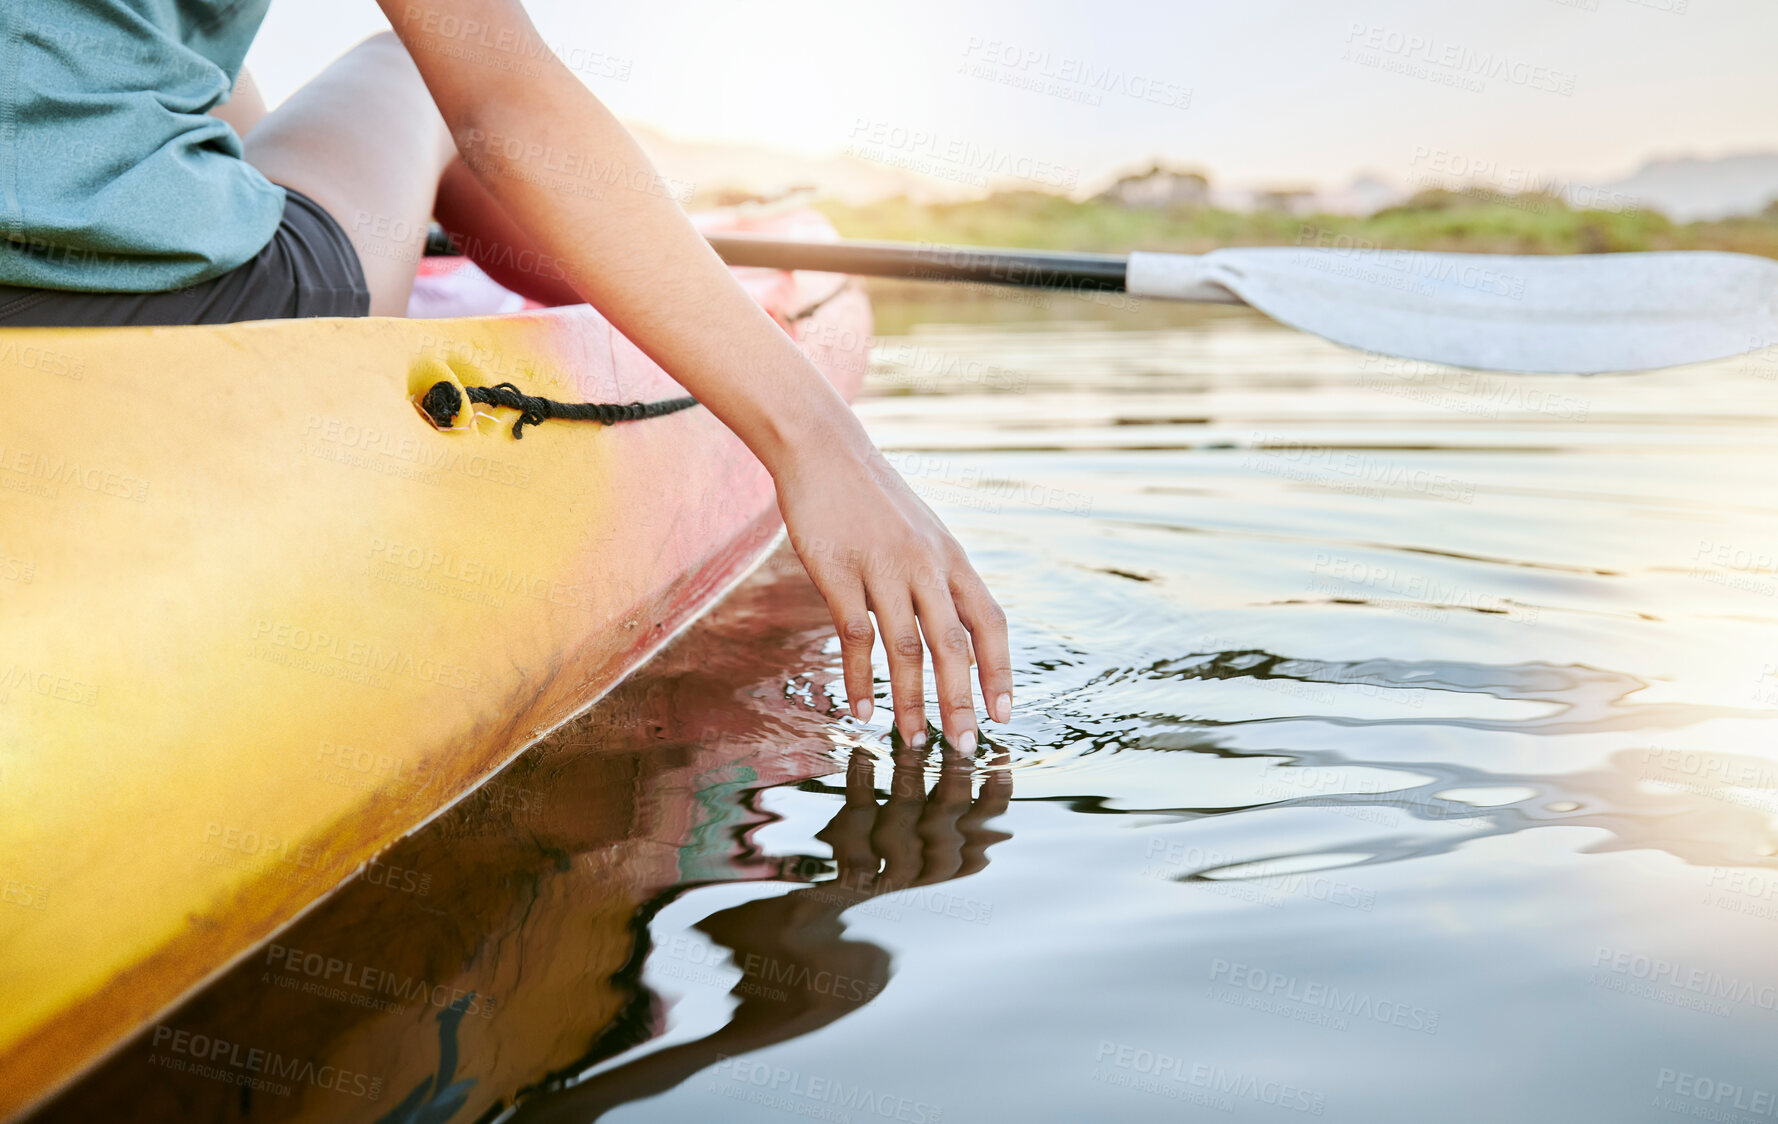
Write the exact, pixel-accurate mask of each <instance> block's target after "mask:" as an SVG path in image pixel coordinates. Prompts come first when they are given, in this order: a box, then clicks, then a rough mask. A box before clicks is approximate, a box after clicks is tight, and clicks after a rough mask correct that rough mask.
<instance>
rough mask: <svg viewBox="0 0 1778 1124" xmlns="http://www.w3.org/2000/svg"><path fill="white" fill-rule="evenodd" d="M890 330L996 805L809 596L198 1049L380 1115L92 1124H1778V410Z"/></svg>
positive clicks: (598, 719) (895, 434) (213, 1106)
mask: <svg viewBox="0 0 1778 1124" xmlns="http://www.w3.org/2000/svg"><path fill="white" fill-rule="evenodd" d="M879 329H880V331H881V332H882V333H883V335H882V338H880V339H879V340H878V341H877V348H876V352H875V356H876V358H875V362H874V377H873V382H872V388H871V391H870V394H869V397H867V398H866V399H865V400H864V401H863V402H862V403H861V405H860V412H861V414H862V415H863V416H864V418H865V419H866V420H867V422H868V424H869V426H870V428H871V430H872V432H873V433H874V434H875V435H876V437H877V438H878V440H879V442H880V443H881V444H882V445H883V446H884V447H885V448H886V449H888V450H890V451H891V457H892V459H893V460H894V461H895V463H897V465H898V466H900V467H901V468H902V469H903V471H904V473H905V474H906V475H907V476H908V477H909V479H910V480H911V481H912V482H913V483H914V484H915V486H916V488H917V489H918V490H920V491H921V492H922V493H923V494H924V495H925V496H926V497H927V498H928V500H929V502H930V503H931V504H932V505H933V506H934V507H935V508H936V509H937V510H938V511H939V513H940V514H941V515H943V516H944V517H945V519H946V520H947V522H949V523H950V525H951V526H952V528H953V529H954V530H955V531H956V533H957V534H958V536H959V537H960V538H961V539H962V541H963V542H964V543H965V545H966V546H967V547H968V549H969V550H970V552H971V554H972V556H973V557H974V558H975V559H976V562H977V565H978V567H979V568H980V570H981V571H982V573H983V575H984V577H986V578H987V579H988V581H989V583H990V585H991V587H992V588H993V589H994V590H995V591H996V593H997V594H998V596H999V597H1000V600H1001V602H1002V604H1003V605H1004V606H1005V607H1006V609H1007V611H1008V613H1009V615H1010V617H1011V620H1012V632H1013V639H1014V647H1015V662H1016V676H1017V684H1018V687H1017V704H1016V713H1015V716H1014V719H1013V721H1012V722H1011V724H1010V725H1008V726H1006V727H1004V728H998V727H990V728H989V741H988V743H987V744H986V745H984V746H983V747H982V749H981V751H980V753H979V755H978V757H977V759H976V760H975V761H974V762H973V763H971V764H970V765H968V766H964V765H961V764H957V763H955V762H954V763H953V765H952V766H951V767H948V768H946V767H941V762H940V758H939V756H938V755H937V754H935V755H933V757H932V758H931V759H930V760H924V761H923V760H920V759H918V758H916V757H908V756H905V755H898V754H896V753H894V752H892V751H891V748H890V747H889V745H888V743H887V741H886V738H885V731H886V728H887V726H886V716H885V710H886V708H885V707H882V706H879V710H878V713H879V718H878V720H877V721H876V722H875V723H874V724H872V725H870V726H861V725H859V724H857V723H855V722H853V721H851V720H850V719H849V718H842V717H840V714H841V711H842V709H843V706H842V704H841V702H840V700H841V699H842V697H843V691H842V689H841V685H840V683H839V681H838V660H837V648H836V645H835V643H834V641H833V640H832V638H831V629H830V625H829V624H828V622H827V619H826V616H825V612H824V610H823V608H822V606H821V604H820V603H819V601H818V600H817V599H816V598H815V596H814V594H813V592H812V590H811V589H810V587H809V586H808V584H807V582H806V580H804V579H803V578H802V577H801V575H800V571H799V570H798V569H797V567H796V565H795V562H794V559H793V558H792V557H791V556H789V555H788V554H787V553H785V552H782V551H781V552H780V553H779V554H778V555H777V556H776V557H775V558H774V559H773V560H772V561H771V562H770V563H768V564H767V565H766V566H765V567H763V568H762V569H761V570H760V571H759V572H758V573H757V574H756V575H755V576H754V577H753V578H752V579H750V580H749V582H748V583H747V584H746V585H745V586H743V587H742V588H741V589H740V590H738V591H737V592H736V593H735V594H734V595H733V596H731V597H730V598H729V599H728V600H727V601H725V602H724V603H723V605H722V606H720V607H719V609H718V610H716V611H715V612H714V613H713V614H712V615H711V616H710V617H709V618H708V619H707V620H706V621H704V622H703V623H702V624H700V625H699V626H698V627H697V628H695V629H693V630H692V631H691V632H689V633H688V634H686V635H685V636H684V637H682V638H681V639H680V640H679V641H678V642H677V643H676V644H675V645H674V646H673V647H672V648H671V649H670V650H669V651H668V652H667V653H665V654H664V655H663V656H662V657H661V658H660V659H658V660H657V661H655V662H654V663H652V664H650V665H649V667H648V668H646V669H645V670H644V671H643V672H642V673H641V674H640V675H638V676H637V677H635V678H633V679H632V680H631V681H630V682H628V683H627V684H626V685H624V686H623V687H622V688H620V689H619V690H618V691H617V692H616V693H615V694H614V695H613V696H611V697H610V698H609V699H608V700H606V701H605V702H604V703H602V704H601V705H600V706H599V707H598V708H596V709H594V710H593V711H592V712H590V713H589V714H588V715H586V716H585V717H584V718H582V719H580V720H577V721H576V722H575V723H573V724H571V725H570V726H569V727H568V728H567V729H565V730H563V731H561V732H560V733H559V734H558V735H557V736H555V737H554V738H552V739H551V740H550V741H549V742H547V743H545V744H544V745H541V746H539V747H537V748H536V749H535V750H533V751H532V752H530V753H528V754H526V755H525V756H524V757H523V758H521V759H520V760H519V761H518V762H516V763H515V764H514V765H513V766H512V767H511V768H510V769H509V770H507V772H506V773H505V774H503V775H502V776H501V777H500V778H498V779H496V780H495V781H494V782H492V783H491V784H490V785H488V786H486V787H485V788H484V789H482V790H481V791H480V792H478V793H477V794H476V795H475V796H473V797H472V798H470V799H469V800H468V801H466V802H465V803H464V804H462V805H460V806H459V807H458V808H456V809H455V810H453V811H452V812H451V813H449V814H447V815H446V816H444V817H443V818H441V819H439V820H438V821H436V822H434V823H433V824H432V825H430V826H429V827H428V828H427V829H426V830H425V831H423V832H422V833H420V834H419V835H417V836H415V837H414V838H412V839H409V840H407V841H405V842H403V843H402V844H401V845H399V846H398V847H397V848H396V849H395V850H394V851H393V852H392V853H391V854H390V855H388V856H386V857H385V859H384V860H383V862H382V863H380V864H379V866H378V867H375V868H373V870H372V874H371V876H369V877H367V878H365V879H363V880H361V881H360V882H358V883H356V884H354V885H352V886H349V887H347V889H346V890H345V891H343V892H342V893H340V894H339V895H337V896H336V897H334V898H333V899H331V900H329V901H328V902H327V903H325V904H323V905H322V906H321V907H320V908H319V909H317V910H316V911H315V912H313V913H311V914H310V915H309V916H307V917H306V918H304V919H303V920H302V921H301V922H300V923H299V924H298V925H297V926H296V928H295V929H294V930H293V931H291V932H289V933H287V934H286V935H285V936H284V937H283V938H282V940H281V941H280V942H279V944H277V945H275V946H273V948H271V949H269V950H266V952H265V953H264V955H261V956H256V957H255V958H253V959H252V960H251V961H250V962H249V963H247V964H244V965H242V966H241V967H240V968H238V969H236V970H235V971H233V972H231V973H229V974H228V975H227V976H225V977H223V978H222V979H221V980H219V981H217V982H216V983H215V984H214V985H213V986H212V987H210V988H209V989H208V990H206V991H205V992H204V993H202V994H201V995H199V996H198V997H197V998H196V999H194V1000H193V1001H192V1002H191V1003H189V1004H187V1006H186V1007H185V1009H184V1010H183V1011H182V1012H180V1015H179V1022H180V1025H182V1026H188V1027H195V1028H202V1029H207V1030H209V1031H210V1032H211V1033H212V1034H214V1035H216V1036H217V1037H219V1038H222V1039H227V1040H230V1041H234V1042H239V1043H243V1044H256V1045H258V1046H259V1047H261V1048H265V1049H271V1050H278V1051H282V1052H284V1053H286V1054H290V1055H301V1056H305V1057H320V1058H326V1059H329V1060H331V1063H332V1064H333V1065H334V1066H336V1067H337V1069H336V1072H343V1073H347V1074H350V1075H352V1076H353V1078H354V1080H353V1081H351V1082H345V1083H344V1084H345V1085H349V1086H350V1087H349V1088H347V1087H344V1086H341V1085H336V1086H335V1087H333V1088H329V1089H316V1088H308V1087H304V1088H299V1089H296V1090H293V1091H292V1090H286V1091H285V1092H284V1093H282V1094H280V1093H278V1092H277V1091H276V1090H271V1091H263V1090H262V1091H257V1092H256V1091H251V1090H244V1089H239V1088H230V1087H226V1086H223V1085H221V1084H220V1083H206V1082H203V1081H194V1080H192V1079H191V1078H190V1076H189V1075H180V1076H178V1077H177V1078H175V1077H171V1076H168V1075H166V1074H164V1073H162V1072H160V1071H157V1070H155V1069H153V1068H152V1067H151V1066H149V1065H148V1064H145V1063H144V1062H143V1061H142V1057H143V1054H142V1052H141V1051H126V1052H125V1054H123V1055H120V1056H119V1058H118V1059H117V1060H115V1061H113V1062H111V1063H109V1064H108V1065H107V1066H106V1067H105V1068H104V1069H102V1070H101V1071H99V1072H98V1073H97V1074H96V1075H94V1076H93V1077H92V1078H90V1079H89V1080H88V1081H86V1082H85V1083H84V1084H83V1085H82V1086H80V1087H79V1088H77V1089H76V1090H75V1091H74V1092H73V1093H72V1094H71V1095H70V1096H69V1097H66V1098H64V1099H63V1100H62V1101H60V1102H58V1104H57V1106H55V1109H54V1113H53V1114H54V1115H55V1116H56V1117H57V1118H66V1119H70V1120H75V1119H81V1120H85V1119H107V1120H116V1119H193V1120H196V1119H209V1118H224V1119H255V1120H282V1119H298V1118H303V1119H329V1120H332V1119H339V1120H367V1121H370V1120H389V1121H407V1122H415V1124H418V1122H421V1121H428V1122H443V1121H447V1120H448V1121H478V1120H479V1121H488V1120H496V1119H499V1120H507V1119H517V1120H526V1121H531V1120H590V1119H594V1118H603V1119H608V1120H613V1121H638V1122H640V1121H677V1120H688V1121H689V1120H723V1121H784V1120H787V1119H791V1118H803V1119H814V1120H832V1121H841V1120H847V1121H870V1120H899V1121H911V1122H916V1124H927V1122H932V1121H945V1122H959V1121H976V1120H983V1121H998V1120H1019V1121H1052V1120H1053V1121H1077V1120H1176V1119H1181V1118H1187V1119H1206V1120H1222V1119H1233V1120H1253V1121H1292V1120H1299V1119H1309V1118H1319V1119H1324V1120H1340V1121H1424V1120H1506V1119H1514V1120H1560V1121H1577V1120H1611V1121H1630V1120H1649V1121H1664V1120H1672V1119H1678V1118H1681V1117H1688V1118H1701V1119H1712V1120H1766V1119H1771V1118H1773V1117H1774V1115H1778V1108H1775V1107H1774V1097H1775V1096H1778V1061H1774V1057H1775V1055H1778V962H1775V960H1778V958H1775V957H1774V955H1773V950H1774V948H1778V822H1775V820H1774V814H1775V813H1778V752H1775V749H1774V740H1773V737H1772V734H1773V730H1774V728H1775V727H1774V725H1773V718H1774V716H1778V633H1775V632H1774V630H1773V626H1774V623H1778V498H1775V496H1774V482H1775V481H1778V363H1775V362H1774V361H1772V360H1763V361H1762V360H1756V359H1754V358H1749V359H1747V360H1742V361H1735V362H1725V363H1721V364H1714V365H1710V366H1705V367H1698V368H1692V369H1687V370H1682V371H1671V372H1663V373H1656V374H1650V375H1639V376H1633V377H1614V378H1595V379H1580V378H1552V377H1509V376H1502V375H1477V374H1467V373H1459V372H1454V371H1449V370H1445V369H1440V368H1435V367H1429V366H1426V365H1423V364H1414V363H1403V362H1397V361H1391V360H1383V359H1378V358H1375V357H1367V356H1363V355H1358V354H1355V353H1352V352H1347V351H1343V350H1341V349H1338V348H1335V347H1333V346H1331V345H1326V344H1322V343H1320V342H1317V341H1316V340H1313V339H1310V338H1307V337H1304V336H1301V335H1299V334H1296V333H1293V332H1291V331H1288V330H1285V329H1282V328H1279V327H1277V326H1275V325H1272V324H1270V323H1268V322H1267V321H1265V320H1263V319H1261V318H1259V317H1257V316H1254V315H1252V314H1250V313H1247V312H1245V311H1242V310H1220V309H1219V310H1209V311H1195V310H1182V309H1171V308H1157V307H1152V306H1151V307H1145V308H1140V309H1128V308H1119V307H1116V305H1115V303H1111V302H1107V303H1092V302H1087V301H1082V300H1078V299H1074V298H1066V297H1055V298H1033V299H1029V300H1027V301H1025V302H1020V301H1018V300H1013V299H1000V300H994V299H987V298H983V297H981V296H979V295H976V294H958V295H951V294H943V293H941V294H938V295H936V296H933V295H927V296H923V297H912V298H910V297H909V296H908V294H907V292H906V291H900V292H898V293H893V294H891V295H890V298H889V299H886V300H884V301H881V302H880V303H879ZM880 662H881V661H880V660H879V664H880ZM881 686H883V687H884V688H885V689H886V683H883V684H881ZM880 697H881V696H880ZM934 714H936V711H934ZM312 957H313V958H312ZM326 961H334V962H342V963H345V964H346V965H347V966H348V968H347V970H346V972H345V975H344V978H343V980H342V978H341V977H340V976H339V974H338V973H332V974H329V973H323V972H320V970H319V969H317V970H316V971H310V970H309V969H308V968H307V967H306V965H319V964H322V963H324V962H326ZM353 968H356V969H357V973H358V974H357V977H356V978H357V980H358V981H360V982H359V983H353V982H351V980H352V978H353V977H352V969H353ZM367 975H368V977H369V978H370V979H372V980H373V981H374V980H377V979H382V980H384V981H387V980H388V979H398V980H402V981H412V980H419V981H422V982H423V984H424V985H425V986H424V987H421V988H419V989H418V990H415V989H411V988H410V989H406V990H404V991H403V994H405V995H407V996H409V998H408V999H407V1000H405V1001H403V1002H400V1003H395V1002H387V1001H386V1000H384V999H380V998H377V996H378V995H384V994H387V989H382V990H381V991H379V989H378V988H377V987H376V986H374V984H373V985H372V986H370V987H369V988H366V987H365V986H363V985H362V981H363V980H364V979H365V978H367ZM373 1089H374V1095H373V1093H372V1090H373Z"/></svg>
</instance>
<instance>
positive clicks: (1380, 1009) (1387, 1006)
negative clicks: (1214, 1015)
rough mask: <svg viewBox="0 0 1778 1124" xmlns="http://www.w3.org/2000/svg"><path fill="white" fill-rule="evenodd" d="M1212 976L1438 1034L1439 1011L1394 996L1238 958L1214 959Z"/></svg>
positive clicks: (1295, 1000)
mask: <svg viewBox="0 0 1778 1124" xmlns="http://www.w3.org/2000/svg"><path fill="white" fill-rule="evenodd" d="M1210 979H1211V981H1212V982H1216V981H1221V982H1223V983H1226V984H1228V985H1229V986H1231V987H1234V988H1238V989H1241V990H1243V991H1248V992H1252V993H1254V994H1255V995H1261V996H1265V997H1267V998H1271V999H1280V1000H1288V1001H1290V1002H1292V1003H1300V1004H1302V1005H1303V1006H1305V1007H1316V1008H1320V1009H1322V1010H1325V1011H1331V1012H1333V1013H1335V1014H1339V1015H1347V1016H1350V1017H1352V1018H1354V1019H1369V1020H1371V1021H1372V1022H1377V1023H1383V1024H1385V1025H1388V1026H1398V1027H1401V1028H1402V1029H1404V1030H1416V1031H1419V1032H1421V1033H1423V1034H1437V1033H1438V1021H1439V1013H1438V1011H1437V1009H1435V1008H1430V1007H1417V1006H1413V1005H1411V1004H1408V1003H1402V1002H1399V1001H1396V1000H1391V999H1379V998H1377V997H1376V996H1374V995H1371V994H1370V993H1369V992H1364V991H1346V990H1342V989H1341V988H1339V987H1337V986H1329V985H1327V984H1324V983H1321V982H1320V981H1318V980H1304V979H1302V978H1300V977H1298V976H1293V975H1286V974H1285V973H1283V972H1275V971H1268V970H1266V969H1264V968H1257V967H1255V966H1253V965H1251V964H1242V963H1240V962H1238V961H1229V960H1223V959H1220V958H1219V959H1216V960H1213V961H1211V963H1210Z"/></svg>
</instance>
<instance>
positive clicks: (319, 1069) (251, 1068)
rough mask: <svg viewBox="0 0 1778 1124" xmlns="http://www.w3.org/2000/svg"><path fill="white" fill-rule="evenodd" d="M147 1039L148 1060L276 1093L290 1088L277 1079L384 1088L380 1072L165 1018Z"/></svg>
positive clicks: (359, 1091)
mask: <svg viewBox="0 0 1778 1124" xmlns="http://www.w3.org/2000/svg"><path fill="white" fill-rule="evenodd" d="M152 1045H153V1046H154V1048H155V1050H156V1051H157V1052H155V1053H150V1054H149V1055H148V1062H149V1064H150V1065H156V1066H160V1067H161V1068H162V1069H170V1070H175V1071H177V1072H181V1073H190V1074H192V1075H193V1076H196V1077H203V1078H207V1079H209V1080H212V1081H221V1082H222V1083H223V1084H226V1085H240V1086H244V1087H246V1088H250V1089H255V1090H258V1091H260V1092H267V1093H272V1094H274V1095H276V1096H280V1097H287V1096H289V1095H290V1092H291V1088H290V1085H285V1084H279V1083H278V1082H281V1081H287V1082H290V1083H291V1084H296V1085H311V1086H313V1087H315V1088H317V1089H328V1090H332V1091H333V1092H336V1093H345V1094H346V1095H348V1096H353V1097H363V1098H364V1099H365V1100H371V1101H374V1100H376V1099H377V1098H378V1097H380V1096H382V1094H383V1079H382V1078H381V1077H372V1076H370V1075H369V1074H364V1073H357V1072H354V1071H353V1070H349V1069H342V1068H341V1067H339V1066H336V1065H316V1064H315V1063H314V1062H313V1061H309V1060H305V1059H303V1058H289V1057H285V1056H284V1055H283V1054H280V1053H278V1052H277V1051H276V1050H264V1049H260V1048H258V1047H252V1046H247V1045H244V1044H243V1043H240V1042H231V1041H229V1040H228V1039H225V1038H217V1037H214V1036H212V1035H208V1034H195V1033H193V1032H191V1031H189V1030H175V1029H174V1028H172V1027H170V1026H166V1025H164V1024H163V1025H160V1026H156V1027H155V1028H154V1039H153V1042H152ZM159 1051H165V1052H159Z"/></svg>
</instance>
